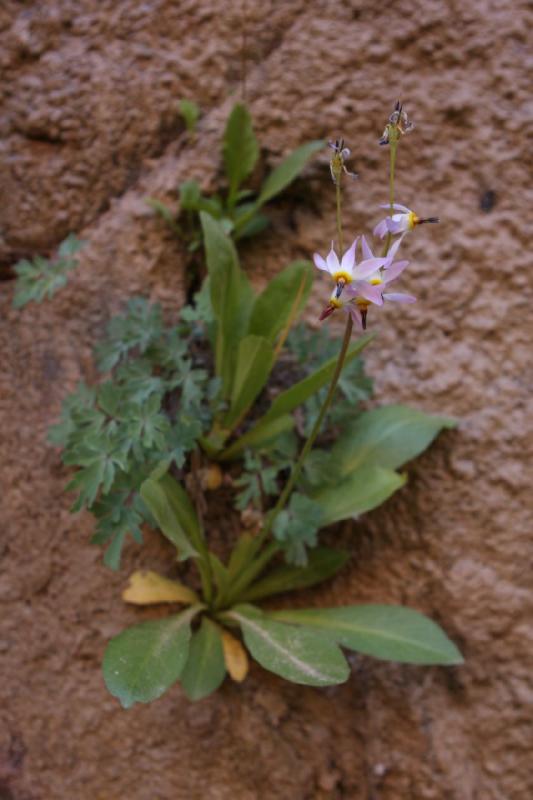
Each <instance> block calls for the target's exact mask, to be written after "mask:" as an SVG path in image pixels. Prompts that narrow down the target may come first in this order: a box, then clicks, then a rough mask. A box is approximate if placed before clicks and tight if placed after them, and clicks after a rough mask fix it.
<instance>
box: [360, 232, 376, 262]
mask: <svg viewBox="0 0 533 800" xmlns="http://www.w3.org/2000/svg"><path fill="white" fill-rule="evenodd" d="M361 247H362V249H363V258H374V253H373V252H372V250H371V249H370V247H369V246H368V242H367V240H366V238H365V237H364V236H362V237H361Z"/></svg>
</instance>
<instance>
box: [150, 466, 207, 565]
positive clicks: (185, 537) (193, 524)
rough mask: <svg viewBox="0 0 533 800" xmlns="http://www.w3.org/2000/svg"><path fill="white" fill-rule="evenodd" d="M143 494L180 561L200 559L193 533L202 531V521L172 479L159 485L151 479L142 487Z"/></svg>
mask: <svg viewBox="0 0 533 800" xmlns="http://www.w3.org/2000/svg"><path fill="white" fill-rule="evenodd" d="M140 494H141V497H142V499H143V500H144V502H145V503H146V505H147V506H148V508H149V509H150V512H151V513H152V514H153V515H154V518H155V520H156V522H157V524H158V525H159V527H160V528H161V532H162V533H163V534H164V535H165V536H166V537H167V539H169V540H170V541H171V542H172V543H173V544H174V545H175V546H176V548H177V550H178V554H179V559H180V561H183V560H185V559H187V558H190V557H193V556H197V555H198V552H197V550H196V549H195V548H194V547H193V545H192V544H191V539H193V535H194V534H192V531H194V530H197V531H199V525H198V520H197V518H196V514H195V512H194V509H193V507H192V504H191V502H190V500H189V498H188V497H187V494H186V492H185V491H184V490H183V489H182V488H181V486H179V484H178V483H177V482H176V481H175V480H174V479H173V478H171V477H170V476H169V475H165V476H164V477H163V478H160V479H159V480H158V481H155V480H153V478H148V480H146V481H144V483H143V484H142V486H141V492H140ZM189 537H190V538H189Z"/></svg>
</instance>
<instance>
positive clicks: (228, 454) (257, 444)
mask: <svg viewBox="0 0 533 800" xmlns="http://www.w3.org/2000/svg"><path fill="white" fill-rule="evenodd" d="M293 427H294V419H293V418H292V417H291V415H290V414H285V415H284V416H282V417H277V418H276V419H273V420H272V422H267V423H266V424H265V425H256V426H255V427H254V428H251V429H250V430H249V431H247V432H246V433H245V434H243V435H242V436H241V437H240V439H238V440H237V441H236V442H234V443H233V444H232V445H230V446H229V447H227V448H226V449H225V450H224V451H223V452H222V453H221V454H220V455H219V456H218V459H219V461H232V460H233V459H235V458H238V457H239V456H240V455H241V454H242V452H243V451H244V450H245V449H246V448H247V447H249V448H252V449H254V450H258V449H260V448H262V447H267V446H268V444H269V443H270V442H272V441H273V440H274V439H276V438H277V437H278V436H280V435H281V434H283V433H286V432H287V431H290V430H292V428H293Z"/></svg>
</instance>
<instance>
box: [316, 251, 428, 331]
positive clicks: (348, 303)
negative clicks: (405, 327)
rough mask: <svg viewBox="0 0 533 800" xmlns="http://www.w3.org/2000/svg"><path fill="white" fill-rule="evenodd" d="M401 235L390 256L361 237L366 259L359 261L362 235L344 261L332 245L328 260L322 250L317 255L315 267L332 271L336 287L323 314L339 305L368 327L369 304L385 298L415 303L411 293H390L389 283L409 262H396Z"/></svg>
mask: <svg viewBox="0 0 533 800" xmlns="http://www.w3.org/2000/svg"><path fill="white" fill-rule="evenodd" d="M401 238H402V237H400V238H398V239H397V240H396V241H395V242H394V243H393V244H392V246H391V248H390V250H389V252H388V253H387V255H386V256H383V257H376V256H375V255H374V254H373V253H372V250H371V249H370V247H369V245H368V242H367V240H366V238H365V237H364V236H362V237H361V254H362V260H361V261H359V263H357V258H356V253H357V245H358V243H359V237H358V238H357V239H355V240H354V242H353V244H352V245H351V247H350V248H349V249H348V250H347V251H346V252H345V253H344V255H343V256H342V258H341V260H340V262H339V258H338V256H337V253H336V252H335V250H334V248H333V243H332V245H331V250H330V252H329V253H328V255H327V257H326V258H325V259H324V258H322V256H321V255H319V254H318V253H315V255H314V257H313V258H314V262H315V266H317V267H318V269H320V270H323V271H324V272H329V274H330V275H331V277H332V278H333V281H334V283H335V288H334V289H333V292H332V294H331V297H330V299H329V303H328V305H327V306H326V308H325V309H324V311H323V312H322V314H321V315H320V319H321V320H323V319H326V317H329V316H330V314H333V312H334V311H336V310H337V309H339V308H342V309H344V310H345V311H347V312H348V313H349V314H351V317H352V319H353V321H354V323H355V325H356V327H357V328H359V329H363V330H364V329H366V317H367V313H368V307H369V306H370V305H371V304H373V305H376V306H382V305H383V303H384V301H392V302H396V303H414V302H415V298H414V297H413V296H412V295H409V294H401V293H398V292H389V291H388V286H389V284H391V283H392V282H393V281H395V280H397V278H399V277H400V275H401V274H402V272H403V271H404V269H405V268H406V267H407V265H408V263H409V262H408V261H396V260H395V259H396V253H397V252H398V248H399V246H400V243H401Z"/></svg>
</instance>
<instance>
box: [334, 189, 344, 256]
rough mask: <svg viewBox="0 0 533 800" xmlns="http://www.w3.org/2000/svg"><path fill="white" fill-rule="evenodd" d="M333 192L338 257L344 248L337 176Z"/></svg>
mask: <svg viewBox="0 0 533 800" xmlns="http://www.w3.org/2000/svg"><path fill="white" fill-rule="evenodd" d="M335 194H336V196H337V240H338V243H339V258H341V257H342V251H343V250H344V246H343V241H342V213H341V179H340V177H339V178H337V182H336V184H335Z"/></svg>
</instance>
